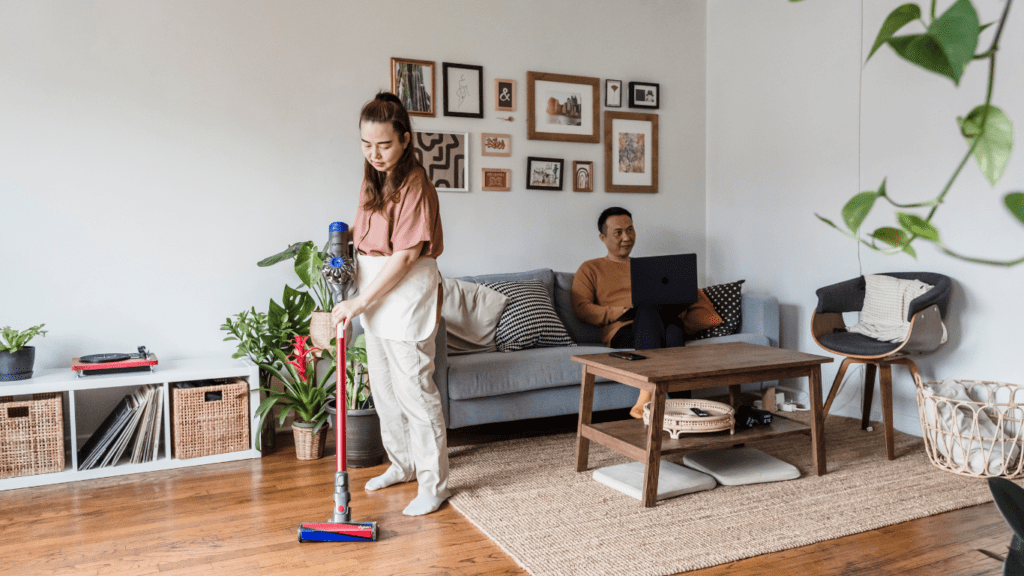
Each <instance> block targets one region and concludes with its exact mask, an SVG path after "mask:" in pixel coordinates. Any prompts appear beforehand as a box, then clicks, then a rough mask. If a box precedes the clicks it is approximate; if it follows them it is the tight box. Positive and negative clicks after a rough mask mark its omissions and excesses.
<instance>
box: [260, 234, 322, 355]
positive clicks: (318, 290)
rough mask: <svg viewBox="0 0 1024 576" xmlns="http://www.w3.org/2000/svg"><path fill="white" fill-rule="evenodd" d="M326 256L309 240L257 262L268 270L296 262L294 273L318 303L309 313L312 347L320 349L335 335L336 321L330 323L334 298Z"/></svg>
mask: <svg viewBox="0 0 1024 576" xmlns="http://www.w3.org/2000/svg"><path fill="white" fill-rule="evenodd" d="M326 257H327V252H326V251H321V250H319V249H317V247H316V245H315V244H313V241H312V240H308V241H306V242H296V243H295V244H292V245H291V246H289V247H288V248H286V249H285V250H284V251H282V252H279V253H277V254H274V255H273V256H270V257H267V258H264V259H263V260H260V261H259V262H257V263H256V265H257V266H260V267H267V266H273V265H274V264H277V263H278V262H282V261H284V260H289V259H294V260H295V274H296V275H297V276H298V277H299V281H300V282H302V285H303V286H305V287H306V288H307V289H308V290H309V293H310V294H312V297H313V299H314V300H315V302H316V305H315V308H314V309H313V311H312V313H311V314H310V323H309V335H310V336H311V337H312V338H313V346H314V347H316V348H317V349H318V350H325V349H327V348H328V347H329V346H330V342H331V338H333V335H334V322H332V321H331V309H332V308H334V306H333V304H334V300H333V298H332V297H331V289H330V288H329V287H328V285H327V280H325V279H324V277H323V274H322V273H321V271H322V270H323V266H324V258H326Z"/></svg>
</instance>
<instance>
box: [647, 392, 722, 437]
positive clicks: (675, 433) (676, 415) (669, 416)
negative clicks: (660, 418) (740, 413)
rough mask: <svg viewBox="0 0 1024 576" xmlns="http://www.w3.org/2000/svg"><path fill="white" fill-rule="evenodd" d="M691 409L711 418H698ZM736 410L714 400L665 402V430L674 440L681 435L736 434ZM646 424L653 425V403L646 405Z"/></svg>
mask: <svg viewBox="0 0 1024 576" xmlns="http://www.w3.org/2000/svg"><path fill="white" fill-rule="evenodd" d="M690 408H700V409H701V410H703V411H705V412H707V413H708V414H710V416H697V415H696V414H694V413H693V412H691V411H690ZM735 413H736V410H735V409H734V408H733V407H732V406H729V405H728V404H725V403H722V402H715V401H714V400H700V399H681V400H665V421H664V425H663V428H664V429H665V431H666V432H668V435H669V436H671V437H672V438H673V439H676V440H678V439H679V435H680V434H694V433H701V432H721V431H722V430H728V431H729V433H730V434H734V433H735V432H736V418H735V417H733V414H735ZM644 424H646V425H648V426H650V425H651V403H650V402H648V403H647V404H644Z"/></svg>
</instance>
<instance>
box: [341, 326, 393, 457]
mask: <svg viewBox="0 0 1024 576" xmlns="http://www.w3.org/2000/svg"><path fill="white" fill-rule="evenodd" d="M332 344H334V342H333V341H332ZM345 402H346V404H347V406H345V408H346V414H347V420H346V429H345V449H346V451H347V452H348V464H349V466H352V467H353V468H367V467H370V466H376V465H378V464H380V463H381V462H383V461H384V443H383V442H382V441H381V437H380V417H379V416H378V415H377V409H376V408H374V406H373V399H372V397H371V395H370V379H369V374H368V373H367V371H366V336H364V335H363V334H360V335H359V336H356V338H355V340H354V341H353V342H352V345H351V346H349V347H348V349H347V350H346V351H345ZM336 404H337V403H336V401H335V399H334V398H331V399H330V400H329V401H328V403H327V411H328V412H329V413H331V414H332V415H336V414H337V407H336Z"/></svg>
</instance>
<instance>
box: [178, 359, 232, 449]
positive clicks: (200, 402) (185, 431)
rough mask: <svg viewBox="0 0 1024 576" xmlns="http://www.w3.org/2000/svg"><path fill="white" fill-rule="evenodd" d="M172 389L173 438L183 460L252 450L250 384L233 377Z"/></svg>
mask: <svg viewBox="0 0 1024 576" xmlns="http://www.w3.org/2000/svg"><path fill="white" fill-rule="evenodd" d="M206 384H207V383H206V382H203V383H200V385H198V386H195V387H194V388H183V387H180V386H179V385H174V386H172V394H171V422H172V426H171V436H172V441H173V444H174V457H175V458H178V459H180V460H183V459H185V458H198V457H200V456H211V455H213V454H224V453H227V452H238V451H240V450H246V449H248V448H249V383H248V382H246V381H245V380H242V379H238V378H232V379H228V380H214V381H212V382H210V383H209V384H210V385H206Z"/></svg>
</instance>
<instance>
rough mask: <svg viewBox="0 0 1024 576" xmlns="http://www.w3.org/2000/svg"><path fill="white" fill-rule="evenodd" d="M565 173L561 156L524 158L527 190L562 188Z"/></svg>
mask: <svg viewBox="0 0 1024 576" xmlns="http://www.w3.org/2000/svg"><path fill="white" fill-rule="evenodd" d="M564 175H565V160H564V159H562V158H539V157H536V156H530V157H529V158H527V159H526V189H527V190H556V191H561V190H562V181H563V176H564Z"/></svg>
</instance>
